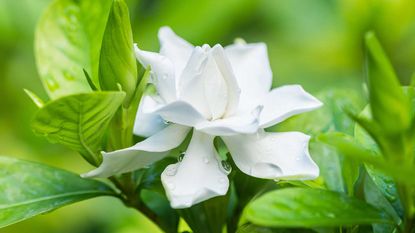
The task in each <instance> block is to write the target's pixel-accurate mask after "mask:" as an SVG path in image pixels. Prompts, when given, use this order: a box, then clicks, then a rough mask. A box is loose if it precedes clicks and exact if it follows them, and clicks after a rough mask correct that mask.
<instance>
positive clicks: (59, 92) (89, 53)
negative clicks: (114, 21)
mask: <svg viewBox="0 0 415 233" xmlns="http://www.w3.org/2000/svg"><path fill="white" fill-rule="evenodd" d="M111 2H112V1H111V0H101V1H100V2H99V4H97V2H96V1H94V0H82V1H79V0H55V1H53V2H52V3H51V4H50V5H49V7H48V8H47V9H46V11H45V12H44V14H43V15H42V17H41V19H40V21H39V23H38V26H37V28H36V35H35V55H36V61H37V67H38V71H39V74H40V77H41V79H42V82H43V85H44V87H45V89H46V91H47V92H48V94H49V96H50V97H51V98H52V99H56V98H58V97H61V96H64V95H69V94H74V93H85V92H90V91H91V88H90V87H89V85H88V82H87V80H86V78H85V76H84V73H83V69H85V70H86V71H87V72H88V73H89V74H91V75H92V80H93V81H94V83H95V84H96V85H97V84H98V62H99V51H100V49H101V41H102V35H103V33H104V29H105V23H106V20H107V16H108V12H109V7H110V4H111Z"/></svg>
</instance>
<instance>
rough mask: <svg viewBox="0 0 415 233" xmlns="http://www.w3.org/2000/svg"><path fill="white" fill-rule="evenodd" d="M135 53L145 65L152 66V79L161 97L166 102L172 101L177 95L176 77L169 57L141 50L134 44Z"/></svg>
mask: <svg viewBox="0 0 415 233" xmlns="http://www.w3.org/2000/svg"><path fill="white" fill-rule="evenodd" d="M134 50H135V55H136V57H137V59H138V61H139V62H140V63H141V64H142V65H143V66H144V67H148V66H150V67H151V78H152V79H151V80H152V82H153V83H154V85H155V86H156V87H157V91H158V93H159V95H160V97H161V98H162V99H163V100H164V101H165V102H167V103H168V102H171V101H173V100H175V99H176V98H177V96H176V79H175V74H174V65H173V63H172V62H171V61H170V59H168V58H167V57H165V56H163V55H160V54H158V53H154V52H148V51H143V50H140V49H139V48H138V46H137V44H134Z"/></svg>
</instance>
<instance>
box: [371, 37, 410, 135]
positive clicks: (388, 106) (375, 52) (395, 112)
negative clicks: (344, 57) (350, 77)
mask: <svg viewBox="0 0 415 233" xmlns="http://www.w3.org/2000/svg"><path fill="white" fill-rule="evenodd" d="M365 43H366V47H367V77H368V84H369V99H370V106H371V110H372V113H373V119H374V120H375V121H376V122H378V123H379V125H380V126H381V127H382V128H383V129H384V130H385V131H386V132H389V133H392V134H394V133H396V132H400V131H402V130H405V129H407V128H408V127H409V125H410V121H411V118H410V107H409V101H408V98H406V96H405V95H404V93H403V91H402V88H401V85H400V83H399V80H398V78H397V76H396V74H395V71H394V70H393V67H392V65H391V63H390V62H389V60H388V58H387V56H386V55H385V52H384V51H383V49H382V46H381V45H380V43H379V41H378V39H377V38H376V35H375V34H374V33H373V32H368V33H367V34H366V36H365Z"/></svg>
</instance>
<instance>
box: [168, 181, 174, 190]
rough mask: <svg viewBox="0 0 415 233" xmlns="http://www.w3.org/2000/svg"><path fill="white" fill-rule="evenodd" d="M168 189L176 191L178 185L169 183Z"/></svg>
mask: <svg viewBox="0 0 415 233" xmlns="http://www.w3.org/2000/svg"><path fill="white" fill-rule="evenodd" d="M167 187H168V188H169V189H171V190H174V189H175V188H176V185H174V184H173V183H171V182H169V183H167Z"/></svg>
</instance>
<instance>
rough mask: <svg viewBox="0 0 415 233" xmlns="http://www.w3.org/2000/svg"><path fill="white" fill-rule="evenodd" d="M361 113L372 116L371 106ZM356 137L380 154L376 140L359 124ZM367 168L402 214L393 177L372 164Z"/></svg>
mask: <svg viewBox="0 0 415 233" xmlns="http://www.w3.org/2000/svg"><path fill="white" fill-rule="evenodd" d="M360 115H361V116H365V117H368V118H370V117H371V114H370V108H365V110H364V111H363V112H362V113H361V114H360ZM355 139H356V141H357V142H359V143H360V144H361V145H363V146H364V147H365V148H368V149H370V150H372V151H374V152H375V153H374V154H376V155H378V156H380V150H379V147H378V145H377V144H376V142H375V141H374V140H373V139H372V138H371V137H370V135H369V134H368V133H367V132H366V131H365V130H364V129H363V128H362V127H361V126H359V125H358V124H356V127H355ZM365 168H366V171H367V174H368V175H369V177H370V178H371V179H372V181H373V183H374V184H375V185H376V186H377V188H378V189H379V191H380V192H381V193H382V194H383V196H384V198H385V199H386V200H388V201H389V202H390V204H391V205H392V206H393V208H394V209H395V210H396V212H398V213H399V214H400V215H402V213H403V209H402V205H401V203H400V200H399V195H398V191H397V185H396V183H395V181H394V180H393V178H392V177H390V176H387V175H385V174H384V172H381V171H379V169H376V168H375V167H374V166H373V165H371V164H366V165H365Z"/></svg>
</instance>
